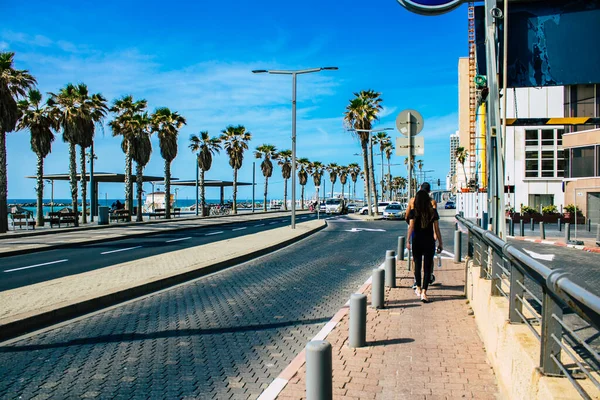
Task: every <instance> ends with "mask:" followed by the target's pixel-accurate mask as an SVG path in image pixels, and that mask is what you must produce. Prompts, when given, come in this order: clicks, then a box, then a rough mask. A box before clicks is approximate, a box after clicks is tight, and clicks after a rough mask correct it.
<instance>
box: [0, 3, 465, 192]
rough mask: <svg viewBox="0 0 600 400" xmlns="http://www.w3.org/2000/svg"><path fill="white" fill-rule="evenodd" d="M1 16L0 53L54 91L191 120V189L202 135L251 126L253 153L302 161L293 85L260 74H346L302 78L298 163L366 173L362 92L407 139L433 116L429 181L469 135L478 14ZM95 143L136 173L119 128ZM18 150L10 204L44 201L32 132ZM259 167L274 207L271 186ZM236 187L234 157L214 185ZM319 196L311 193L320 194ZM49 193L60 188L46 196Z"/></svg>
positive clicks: (138, 6) (305, 10)
mask: <svg viewBox="0 0 600 400" xmlns="http://www.w3.org/2000/svg"><path fill="white" fill-rule="evenodd" d="M0 8H1V9H2V10H1V11H2V14H3V15H6V16H10V18H4V21H3V24H2V26H1V27H0V50H4V51H6V50H9V51H14V52H16V57H15V60H16V66H17V68H24V69H28V70H29V71H30V72H31V73H32V74H33V75H34V76H35V77H36V78H37V80H38V86H39V89H40V90H41V91H42V92H49V91H57V90H58V89H59V88H60V87H62V86H64V85H65V84H66V83H68V82H73V83H78V82H84V83H86V84H87V85H88V86H89V88H90V90H91V91H92V92H94V93H95V92H101V93H102V94H103V95H104V96H105V97H107V98H108V99H109V100H110V101H111V102H112V100H114V99H115V98H117V97H120V96H122V95H125V94H132V95H133V96H134V97H135V98H145V99H147V100H148V104H149V109H150V110H151V111H152V110H154V108H156V107H160V106H167V107H169V108H171V109H172V110H176V111H179V112H180V113H181V114H182V115H184V116H185V117H186V118H187V120H188V125H187V126H185V127H184V128H183V129H182V130H181V132H180V139H179V155H178V157H177V158H176V159H175V161H174V162H173V164H172V173H173V176H175V177H178V178H180V179H193V178H194V176H195V171H194V159H195V158H194V155H193V154H192V153H191V152H190V151H189V149H188V148H187V145H188V138H189V136H190V134H193V133H198V132H199V131H201V130H208V131H209V133H210V134H211V135H215V136H216V135H218V134H220V131H221V130H222V129H224V128H225V127H226V126H227V125H229V124H234V125H237V124H242V125H244V126H245V127H246V128H247V129H248V130H249V131H250V132H251V133H252V134H253V139H252V142H251V143H250V148H251V149H252V150H253V149H254V148H256V146H258V145H261V144H263V143H270V144H274V145H275V146H276V147H277V148H278V149H287V148H290V146H291V140H290V136H291V77H289V76H277V75H254V74H252V73H251V72H250V71H251V70H253V69H263V68H265V69H299V68H313V67H320V66H337V67H339V70H338V71H324V72H321V73H317V74H309V75H303V76H299V78H298V122H297V135H298V139H297V153H298V157H308V158H309V159H311V160H319V161H321V162H324V163H330V162H336V163H338V164H342V165H347V164H348V163H351V162H359V163H361V158H360V157H357V156H354V154H355V153H359V152H360V146H359V142H358V140H356V139H355V138H353V137H352V135H351V134H350V133H348V132H346V131H345V130H344V126H343V123H342V115H343V112H344V109H345V107H346V105H347V104H348V101H349V99H351V98H352V93H353V92H357V91H360V90H362V89H374V90H377V91H380V92H381V93H382V98H383V100H384V102H383V105H384V106H385V109H384V111H383V113H382V116H381V121H380V122H379V123H378V125H377V126H379V127H394V126H395V118H396V115H397V114H398V113H399V112H400V111H402V110H404V109H407V108H412V109H415V110H418V111H420V112H421V114H422V115H423V117H424V118H425V128H424V129H423V132H422V133H421V134H422V135H423V136H424V137H425V156H423V157H422V159H423V160H424V163H425V167H424V169H426V170H435V172H434V173H430V176H432V177H433V178H435V179H436V180H437V178H440V179H441V180H442V182H444V178H445V176H446V174H447V172H448V169H449V155H448V153H449V139H448V136H449V135H450V134H452V133H454V132H455V131H456V129H457V126H458V112H457V107H458V105H457V103H458V72H457V65H458V58H459V57H463V56H465V55H467V54H468V53H467V50H468V49H467V15H466V14H467V11H466V7H465V6H463V7H460V8H459V9H458V10H455V11H453V12H451V13H448V14H445V15H442V16H437V17H425V16H420V15H416V14H412V13H410V12H408V11H407V10H405V9H404V8H402V7H401V6H399V5H398V4H397V2H396V1H395V0H372V1H357V0H350V1H344V2H340V1H333V0H319V1H317V0H307V1H303V2H287V1H274V0H263V1H258V2H251V1H240V0H223V1H219V2H209V1H200V2H187V3H183V2H182V4H178V3H164V2H156V1H154V0H147V1H143V2H141V1H133V0H131V1H125V2H123V1H102V2H80V1H78V2H72V1H61V2H59V3H48V2H45V1H43V2H42V1H28V2H3V4H2V5H0ZM107 121H108V120H107ZM389 133H390V135H391V136H393V137H397V136H399V133H398V132H397V131H395V130H394V131H390V132H389ZM95 143H96V153H97V155H98V160H97V162H96V167H95V169H96V171H106V172H122V171H123V170H124V155H123V153H122V152H121V150H120V145H119V143H120V141H119V139H117V138H113V137H112V135H111V132H110V129H109V128H108V127H105V128H104V130H103V131H102V129H99V130H97V133H96V142H95ZM153 145H154V152H153V154H152V158H151V160H150V163H149V164H148V166H147V168H146V173H148V174H153V175H159V176H161V175H162V174H163V161H162V158H161V157H160V152H159V150H158V142H157V139H156V138H153ZM7 148H8V179H9V194H8V197H9V198H34V197H35V191H34V182H33V180H29V179H25V178H24V176H26V175H34V174H35V155H34V154H33V152H31V150H30V148H29V135H28V132H13V133H9V134H8V137H7ZM252 161H254V157H253V154H252V153H251V152H247V153H246V156H245V159H244V164H243V167H242V169H241V170H240V175H239V179H240V180H241V181H251V180H252ZM376 163H378V161H376ZM258 164H259V163H258V162H257V183H258V185H259V186H258V188H257V197H259V198H260V196H261V194H260V193H262V184H263V182H264V178H263V177H262V175H261V173H260V171H259V169H258ZM392 164H401V165H398V166H394V167H392V173H393V175H404V176H405V175H406V169H405V167H404V158H403V157H399V156H394V157H393V158H392ZM377 167H378V169H377V170H379V168H380V167H379V166H377ZM67 170H68V149H67V146H66V145H65V144H64V143H63V142H62V137H61V135H58V136H57V140H56V141H55V143H54V146H53V148H52V153H51V154H50V155H49V156H48V157H47V158H46V166H45V171H46V173H59V172H67ZM232 175H233V174H232V170H231V168H230V167H229V165H228V163H227V157H226V156H225V154H224V153H222V154H221V155H217V156H216V157H215V161H214V164H213V168H212V169H211V170H210V171H209V172H208V173H207V176H206V178H207V179H225V180H231V179H232ZM326 179H327V178H326ZM327 182H328V180H327ZM269 188H270V189H269V193H270V197H275V198H281V197H282V192H283V179H282V178H281V172H280V169H279V168H278V167H277V168H276V170H275V172H274V174H273V177H272V178H271V179H270V185H269ZM146 190H148V191H149V190H150V185H149V184H148V187H147V188H146ZM337 190H340V186H339V181H338V183H337ZM213 191H214V193H213ZM313 191H314V189H313V187H312V184H308V185H307V192H308V193H312V192H313ZM360 192H361V188H360V187H359V188H358V193H360ZM49 193H50V191H49V188H47V190H46V196H45V197H49ZM100 193H101V197H104V195H105V193H107V196H108V197H109V198H122V197H123V188H122V186H120V185H117V184H107V185H101V187H100ZM207 195H208V197H209V198H216V197H218V192H217V190H215V189H208V192H207ZM225 195H226V197H230V195H231V192H230V191H226V192H225ZM238 196H239V198H241V199H247V198H250V197H251V189H250V188H240V192H239V195H238ZM66 197H68V184H67V183H57V184H56V185H55V198H66ZM179 197H180V198H186V197H188V198H190V199H192V198H193V197H194V190H193V188H185V189H181V191H180V192H179Z"/></svg>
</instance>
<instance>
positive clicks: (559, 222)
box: [557, 217, 562, 232]
mask: <svg viewBox="0 0 600 400" xmlns="http://www.w3.org/2000/svg"><path fill="white" fill-rule="evenodd" d="M557 224H558V231H559V232H562V219H560V217H558V222H557Z"/></svg>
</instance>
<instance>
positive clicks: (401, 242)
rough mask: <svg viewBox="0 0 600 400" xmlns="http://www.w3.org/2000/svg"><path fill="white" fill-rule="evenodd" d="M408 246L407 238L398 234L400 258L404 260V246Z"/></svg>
mask: <svg viewBox="0 0 600 400" xmlns="http://www.w3.org/2000/svg"><path fill="white" fill-rule="evenodd" d="M405 247H406V238H405V237H404V236H398V260H400V261H404V248H405Z"/></svg>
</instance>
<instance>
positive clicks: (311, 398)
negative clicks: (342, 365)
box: [305, 340, 333, 400]
mask: <svg viewBox="0 0 600 400" xmlns="http://www.w3.org/2000/svg"><path fill="white" fill-rule="evenodd" d="M305 351H306V399H307V400H330V399H332V398H333V361H332V357H331V345H330V344H329V343H328V342H326V341H325V340H312V341H310V342H308V344H307V345H306V348H305Z"/></svg>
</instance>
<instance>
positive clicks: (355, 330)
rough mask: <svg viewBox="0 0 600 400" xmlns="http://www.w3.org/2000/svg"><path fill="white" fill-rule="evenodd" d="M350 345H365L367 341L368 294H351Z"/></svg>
mask: <svg viewBox="0 0 600 400" xmlns="http://www.w3.org/2000/svg"><path fill="white" fill-rule="evenodd" d="M348 336H349V337H348V345H349V346H350V347H352V348H356V347H364V346H365V344H366V343H367V296H365V295H364V294H358V293H354V294H353V295H352V296H350V334H349V335H348Z"/></svg>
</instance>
